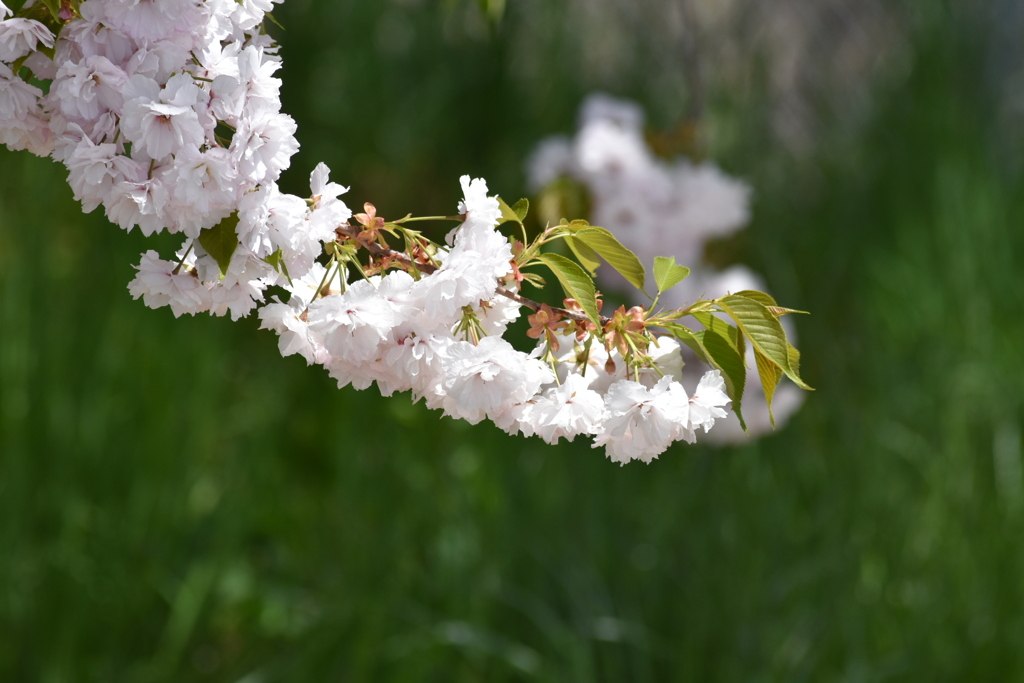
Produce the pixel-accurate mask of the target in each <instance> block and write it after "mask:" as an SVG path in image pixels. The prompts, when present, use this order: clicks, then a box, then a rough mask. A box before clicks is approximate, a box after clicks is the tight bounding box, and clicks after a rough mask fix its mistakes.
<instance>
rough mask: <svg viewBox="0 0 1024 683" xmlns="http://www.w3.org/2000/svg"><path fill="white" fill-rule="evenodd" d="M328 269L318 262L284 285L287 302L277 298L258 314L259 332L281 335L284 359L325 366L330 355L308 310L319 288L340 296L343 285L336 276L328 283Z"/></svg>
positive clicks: (280, 345)
mask: <svg viewBox="0 0 1024 683" xmlns="http://www.w3.org/2000/svg"><path fill="white" fill-rule="evenodd" d="M326 276H327V269H326V268H325V267H324V266H322V265H320V264H319V263H316V264H313V267H312V268H311V269H310V271H309V272H308V273H307V274H306V275H305V276H303V277H301V278H295V279H293V280H292V281H291V283H286V284H285V285H284V286H285V288H286V289H287V290H289V292H290V293H291V297H290V298H289V299H288V303H282V302H281V301H280V300H279V299H277V298H275V299H274V301H273V302H272V303H270V304H267V305H266V306H264V307H263V308H261V309H260V311H259V318H260V321H261V322H260V329H264V330H267V329H269V330H274V331H275V332H277V333H278V335H280V339H279V340H278V349H279V350H280V351H281V355H282V356H290V355H292V354H298V355H300V356H302V357H303V358H305V359H306V364H307V365H312V364H314V363H317V364H325V363H327V362H328V361H330V358H331V355H330V354H329V353H327V349H326V348H325V347H324V340H323V337H322V336H321V335H320V334H319V333H317V332H314V331H313V330H312V329H310V327H309V320H308V318H309V316H308V314H307V312H306V307H307V306H309V304H310V303H311V302H312V301H313V299H314V297H315V296H316V295H317V294H316V293H317V288H318V287H321V286H322V287H323V288H324V289H325V290H328V291H330V290H333V291H334V292H335V293H337V291H338V289H339V288H340V286H341V284H340V282H339V281H338V277H337V275H336V274H335V275H334V276H333V277H332V279H331V281H330V282H327V281H325V277H326Z"/></svg>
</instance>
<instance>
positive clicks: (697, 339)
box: [662, 323, 715, 367]
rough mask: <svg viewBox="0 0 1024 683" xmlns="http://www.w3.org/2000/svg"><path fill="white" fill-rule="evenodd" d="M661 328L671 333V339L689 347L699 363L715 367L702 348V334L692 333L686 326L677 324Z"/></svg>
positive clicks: (666, 324) (668, 324)
mask: <svg viewBox="0 0 1024 683" xmlns="http://www.w3.org/2000/svg"><path fill="white" fill-rule="evenodd" d="M662 327H664V328H665V329H666V330H668V331H669V332H671V333H672V336H673V337H675V338H676V339H678V340H679V341H681V342H683V343H684V344H686V345H687V346H688V347H690V350H691V351H693V352H694V353H695V354H697V357H698V358H700V359H701V361H703V362H705V363H707V364H708V365H711V366H713V367H714V366H715V364H714V362H713V361H712V360H711V356H710V355H709V354H708V352H707V349H705V348H704V333H703V332H694V331H693V330H691V329H690V328H688V327H687V326H686V325H680V324H679V323H665V324H664V325H662Z"/></svg>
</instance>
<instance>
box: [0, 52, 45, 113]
mask: <svg viewBox="0 0 1024 683" xmlns="http://www.w3.org/2000/svg"><path fill="white" fill-rule="evenodd" d="M42 95H43V91H42V90H40V89H39V88H37V87H36V86H34V85H29V84H28V83H26V82H25V81H23V80H21V79H20V78H18V77H17V76H15V75H14V73H13V72H12V71H11V70H10V69H9V68H8V67H7V65H5V64H0V123H2V125H4V126H7V125H10V124H11V123H13V122H15V121H18V120H21V119H24V118H26V117H27V116H28V115H29V114H30V113H35V112H36V111H38V109H39V107H38V102H39V98H40V97H42Z"/></svg>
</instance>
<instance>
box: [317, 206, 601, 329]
mask: <svg viewBox="0 0 1024 683" xmlns="http://www.w3.org/2000/svg"><path fill="white" fill-rule="evenodd" d="M406 220H408V219H406ZM334 232H335V233H336V234H337V235H338V237H340V238H343V239H347V240H355V241H356V242H357V243H358V244H359V245H360V246H362V247H365V248H366V250H367V251H369V252H370V255H372V256H374V257H376V258H380V259H390V260H392V261H397V262H399V263H401V264H402V265H403V266H405V267H406V268H415V269H417V270H419V271H421V272H423V273H425V274H427V275H430V274H431V273H434V272H436V271H437V270H438V267H437V266H435V265H433V264H432V263H416V262H414V261H413V260H412V259H411V258H409V255H408V254H406V253H404V252H401V251H395V250H394V249H391V248H390V247H385V246H383V245H382V244H380V243H379V242H370V241H366V240H361V239H359V233H360V232H361V231H360V230H359V229H357V228H355V227H353V226H351V225H348V224H345V225H339V226H338V227H337V228H336V229H335V231H334ZM497 293H498V294H500V295H501V296H503V297H505V298H507V299H511V300H512V301H515V302H516V303H517V304H521V305H523V306H526V307H527V308H529V309H530V310H532V311H534V312H536V311H539V310H540V307H541V303H540V302H537V301H534V300H533V299H529V298H527V297H525V296H523V295H522V294H519V293H518V292H514V291H512V290H510V289H508V288H506V287H498V289H497ZM550 308H551V310H552V311H554V312H555V313H558V314H559V315H561V316H562V317H563V318H566V319H568V320H572V321H573V322H578V323H587V322H590V318H588V317H587V314H586V313H584V312H582V311H570V310H569V309H567V308H558V307H555V306H550ZM600 320H601V326H602V327H604V326H605V325H606V324H608V322H609V321H610V320H611V318H607V317H605V316H603V315H602V316H601V318H600Z"/></svg>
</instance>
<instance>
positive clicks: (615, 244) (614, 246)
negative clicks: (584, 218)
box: [573, 227, 645, 290]
mask: <svg viewBox="0 0 1024 683" xmlns="http://www.w3.org/2000/svg"><path fill="white" fill-rule="evenodd" d="M573 237H575V238H576V239H578V240H580V241H581V242H583V243H584V244H586V245H587V246H588V247H590V248H591V249H593V250H594V251H596V252H597V253H598V254H600V255H601V257H602V258H603V259H604V260H605V261H607V262H608V265H610V266H611V267H612V268H614V269H615V270H617V271H619V273H621V274H622V277H624V278H626V280H628V281H629V283H630V284H631V285H633V286H634V287H636V288H637V289H639V290H643V288H644V274H645V271H644V266H643V264H642V263H640V259H638V258H637V257H636V254H634V253H633V252H631V251H630V250H629V249H627V248H626V247H624V246H623V245H622V243H621V242H619V240H618V239H617V238H616V237H615V235H613V234H611V233H610V232H609V231H607V230H605V229H604V228H596V227H586V228H582V229H581V230H577V231H576V232H575V233H573Z"/></svg>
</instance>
